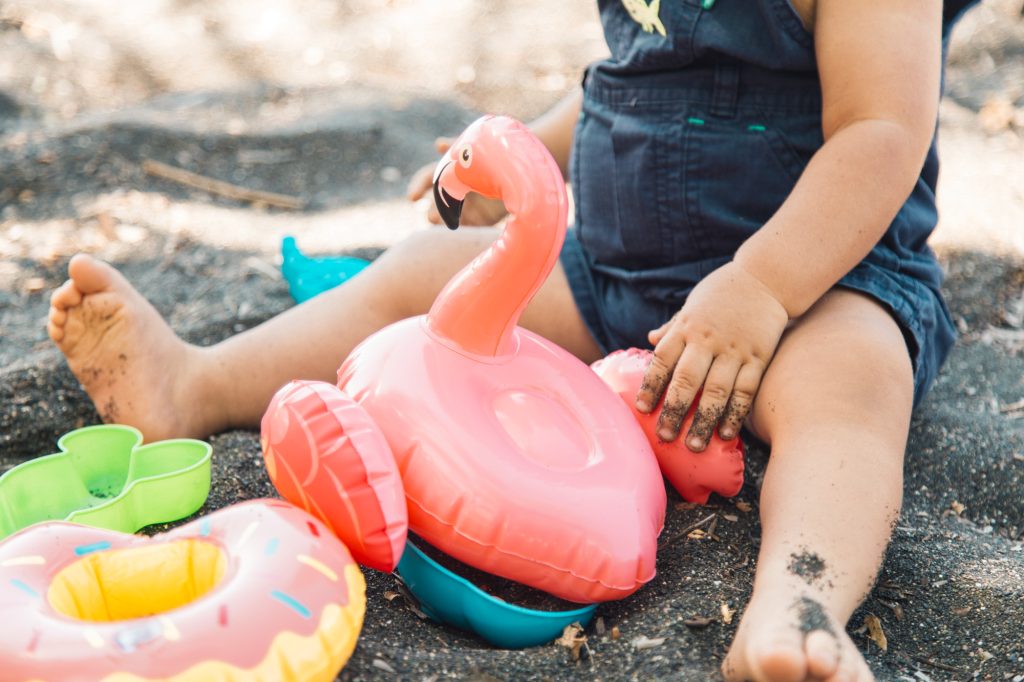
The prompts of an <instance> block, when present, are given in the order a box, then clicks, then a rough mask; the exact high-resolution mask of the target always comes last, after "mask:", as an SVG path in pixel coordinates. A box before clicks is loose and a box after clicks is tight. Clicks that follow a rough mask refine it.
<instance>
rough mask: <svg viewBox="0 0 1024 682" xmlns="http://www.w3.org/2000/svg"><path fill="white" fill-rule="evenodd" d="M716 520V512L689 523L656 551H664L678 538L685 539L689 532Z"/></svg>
mask: <svg viewBox="0 0 1024 682" xmlns="http://www.w3.org/2000/svg"><path fill="white" fill-rule="evenodd" d="M717 518H718V512H715V513H714V514H708V515H707V516H705V517H704V518H703V519H701V520H700V521H696V522H694V523H691V524H690V525H689V526H687V527H686V528H684V529H682V530H681V531H679V532H678V533H676V534H675V535H673V536H672V537H670V538H668V539H667V540H665V541H664V542H662V543H661V544H659V545H658V550H659V551H661V550H663V549H665V548H666V547H668V546H669V545H671V544H672V543H673V542H675V541H676V540H678V539H679V538H685V537H686V536H687V535H689V534H690V532H691V531H693V530H696V529H697V528H700V527H701V526H703V525H704V524H705V523H708V522H709V521H711V520H713V519H717Z"/></svg>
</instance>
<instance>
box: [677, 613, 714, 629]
mask: <svg viewBox="0 0 1024 682" xmlns="http://www.w3.org/2000/svg"><path fill="white" fill-rule="evenodd" d="M714 622H715V619H714V618H712V617H710V616H693V617H691V618H687V619H686V620H684V621H683V625H685V626H686V627H688V628H693V629H694V630H700V629H702V628H706V627H707V626H709V625H711V624H712V623H714Z"/></svg>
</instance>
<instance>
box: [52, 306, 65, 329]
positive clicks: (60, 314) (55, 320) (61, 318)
mask: <svg viewBox="0 0 1024 682" xmlns="http://www.w3.org/2000/svg"><path fill="white" fill-rule="evenodd" d="M67 321H68V311H67V310H65V309H64V308H50V316H49V322H50V324H52V325H54V326H57V327H63V326H64V323H65V322H67Z"/></svg>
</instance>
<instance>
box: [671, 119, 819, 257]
mask: <svg viewBox="0 0 1024 682" xmlns="http://www.w3.org/2000/svg"><path fill="white" fill-rule="evenodd" d="M689 140H690V145H689V149H690V158H689V159H688V161H689V163H690V166H691V168H692V175H691V178H690V183H689V185H688V187H687V189H686V192H687V202H688V204H689V208H690V212H691V220H692V222H693V233H694V235H695V238H696V240H697V242H698V243H699V246H700V248H701V250H702V252H703V253H704V255H705V257H729V256H731V255H732V254H733V253H735V251H736V249H738V248H739V246H740V245H741V244H742V243H743V242H744V241H745V240H746V239H747V238H748V237H750V236H751V235H752V234H753V233H754V232H756V231H757V230H758V229H760V228H761V226H762V225H764V224H765V223H766V222H767V221H768V220H769V219H770V218H771V217H772V215H774V214H775V212H776V211H777V210H778V209H779V206H781V205H782V202H784V201H785V200H786V198H787V197H788V196H789V193H790V192H791V191H792V190H793V187H794V186H795V185H796V181H797V179H799V177H800V174H801V173H802V172H803V169H804V167H805V166H806V165H807V162H808V161H809V160H810V156H811V155H812V154H813V151H811V152H809V153H807V154H806V155H805V154H802V153H801V152H800V151H799V150H798V149H797V148H796V147H794V145H793V144H791V143H790V141H789V140H788V139H787V137H786V135H785V134H784V133H783V131H781V130H780V129H778V128H777V127H774V126H772V125H771V124H770V122H767V123H764V124H761V123H752V122H746V121H743V120H742V119H740V120H730V121H728V122H717V121H714V120H710V121H707V122H705V123H703V124H701V125H695V126H693V127H692V128H691V129H690V136H689Z"/></svg>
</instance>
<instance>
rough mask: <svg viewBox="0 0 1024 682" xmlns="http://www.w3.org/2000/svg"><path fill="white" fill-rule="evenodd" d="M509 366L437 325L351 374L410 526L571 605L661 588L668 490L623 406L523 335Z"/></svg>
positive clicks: (417, 325) (393, 332)
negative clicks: (448, 341) (438, 331)
mask: <svg viewBox="0 0 1024 682" xmlns="http://www.w3.org/2000/svg"><path fill="white" fill-rule="evenodd" d="M512 339H513V342H514V345H515V352H514V353H513V354H510V355H508V356H505V357H502V358H499V359H490V360H487V359H484V358H480V357H473V356H469V355H466V354H464V353H460V352H459V351H457V350H454V349H452V348H449V347H448V346H446V345H444V344H442V343H439V342H438V340H437V338H436V337H434V335H433V334H432V333H431V332H430V331H429V329H428V326H427V319H426V317H425V316H422V317H416V318H411V319H409V320H405V321H403V322H399V323H398V324H395V325H392V326H390V327H388V328H387V329H385V330H383V331H381V332H379V333H377V334H375V335H374V336H373V337H371V338H370V339H367V341H366V342H364V343H363V344H362V345H361V346H359V347H358V348H357V349H356V350H355V351H353V353H352V354H351V355H350V356H349V358H348V359H347V360H346V361H345V363H344V364H343V365H342V367H341V369H340V370H339V373H338V375H339V381H338V385H339V387H340V388H341V389H342V390H343V391H344V392H345V393H346V394H348V395H349V396H351V397H352V398H353V399H355V400H356V401H357V402H359V403H360V404H361V405H362V407H363V408H364V409H365V410H366V411H367V412H368V413H369V414H370V416H371V417H373V420H374V421H375V422H376V423H377V424H378V426H379V427H380V429H381V431H382V432H383V433H384V434H385V438H386V439H387V441H388V444H389V445H390V447H391V451H392V452H393V453H394V455H395V458H396V460H397V462H398V469H399V471H400V472H401V477H402V482H403V485H404V487H405V494H406V501H407V503H408V510H409V526H410V528H411V529H412V530H413V531H414V532H416V533H417V534H419V535H420V536H421V537H423V538H424V539H425V540H426V541H428V542H430V543H431V544H433V545H435V546H437V547H439V548H441V549H442V550H444V551H445V552H447V553H449V554H451V555H452V556H454V557H455V558H457V559H459V560H460V561H463V562H465V563H467V564H470V565H472V566H475V567H477V568H479V569H481V570H484V571H487V572H488V573H493V574H496V575H500V576H502V577H505V578H509V579H511V580H515V581H517V582H521V583H523V584H526V585H530V586H531V587H535V588H537V589H541V590H544V591H546V592H549V593H551V594H554V595H556V596H558V597H561V598H563V599H567V600H570V601H576V602H583V603H589V602H596V601H606V600H609V599H620V598H622V597H625V596H627V595H628V594H631V593H632V592H634V591H635V590H636V589H637V588H639V587H640V586H641V585H642V584H644V583H645V582H647V581H649V580H650V579H651V578H652V577H654V561H655V553H656V550H657V536H658V534H659V533H660V532H661V527H662V523H663V521H664V513H665V490H664V485H663V483H662V480H661V474H660V472H659V470H658V466H657V461H656V460H655V458H654V456H653V454H652V452H651V448H650V445H649V444H648V442H647V440H646V437H645V436H644V434H643V432H642V431H641V430H640V429H639V428H638V426H637V424H636V420H635V419H634V418H633V415H632V414H631V413H630V411H629V410H628V408H627V407H626V406H625V405H624V404H623V403H622V401H621V400H620V399H619V398H618V396H617V395H616V394H615V393H613V392H612V391H610V390H609V389H608V387H607V386H606V385H605V384H604V383H603V382H602V381H601V379H600V378H599V377H598V376H597V375H595V374H594V373H593V372H592V371H591V370H590V369H589V368H588V367H587V366H586V365H584V364H583V363H582V362H580V361H579V360H577V359H576V358H575V357H573V356H572V355H570V354H569V353H567V352H566V351H564V350H562V349H561V348H559V347H557V346H555V345H554V344H551V343H550V342H548V341H546V340H544V339H542V338H540V337H539V336H537V335H535V334H532V333H530V332H528V331H526V330H523V329H521V328H519V329H516V330H515V331H514V333H513V335H512Z"/></svg>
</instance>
